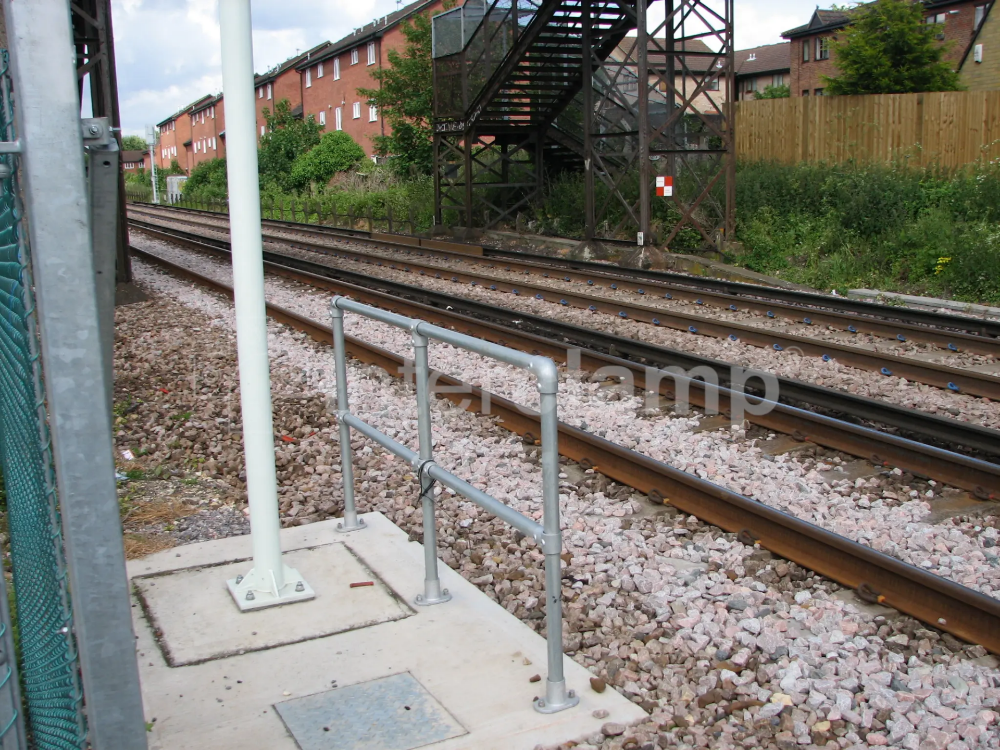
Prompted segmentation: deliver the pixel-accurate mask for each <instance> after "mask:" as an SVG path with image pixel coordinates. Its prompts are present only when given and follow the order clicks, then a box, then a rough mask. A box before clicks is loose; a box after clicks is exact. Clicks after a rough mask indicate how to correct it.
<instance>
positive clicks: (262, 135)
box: [260, 125, 264, 138]
mask: <svg viewBox="0 0 1000 750" xmlns="http://www.w3.org/2000/svg"><path fill="white" fill-rule="evenodd" d="M260 137H261V138H263V137H264V126H263V125H261V126H260Z"/></svg>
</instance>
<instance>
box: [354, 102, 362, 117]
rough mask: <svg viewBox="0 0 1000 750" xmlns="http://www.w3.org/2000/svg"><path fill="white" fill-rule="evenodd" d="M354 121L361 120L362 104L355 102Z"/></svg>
mask: <svg viewBox="0 0 1000 750" xmlns="http://www.w3.org/2000/svg"><path fill="white" fill-rule="evenodd" d="M353 111H354V119H355V120H358V119H360V118H361V102H354V110H353Z"/></svg>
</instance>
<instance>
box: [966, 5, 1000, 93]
mask: <svg viewBox="0 0 1000 750" xmlns="http://www.w3.org/2000/svg"><path fill="white" fill-rule="evenodd" d="M976 20H977V21H978V23H976V24H975V26H976V31H975V33H974V34H973V36H972V40H971V41H970V42H969V46H968V48H967V49H966V50H965V55H964V56H963V57H962V59H961V61H960V62H959V66H958V73H959V76H960V77H961V79H962V83H963V84H965V85H966V86H967V87H968V88H969V90H970V91H983V90H994V89H998V88H1000V11H997V10H996V9H995V8H993V6H992V5H990V6H989V7H987V8H984V9H983V12H982V17H980V18H977V19H976Z"/></svg>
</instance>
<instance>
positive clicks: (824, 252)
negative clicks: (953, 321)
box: [731, 163, 1000, 304]
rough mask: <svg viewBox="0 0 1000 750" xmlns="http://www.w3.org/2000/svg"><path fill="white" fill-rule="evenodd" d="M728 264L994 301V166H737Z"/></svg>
mask: <svg viewBox="0 0 1000 750" xmlns="http://www.w3.org/2000/svg"><path fill="white" fill-rule="evenodd" d="M736 201H737V202H736V205H737V216H736V223H737V232H736V234H737V239H738V240H740V241H741V242H742V243H743V245H744V247H745V252H744V253H743V255H741V256H739V257H737V258H733V259H731V260H732V261H733V262H735V263H738V264H739V265H742V266H745V267H747V268H750V269H751V270H754V271H758V272H760V273H766V274H771V275H777V276H780V277H781V278H783V279H786V280H788V281H794V282H798V283H802V284H806V285H808V286H812V287H816V288H819V289H837V290H838V291H842V290H846V289H849V288H856V287H868V288H876V289H881V290H883V291H900V292H908V293H913V294H930V295H934V296H943V297H951V298H955V299H959V300H963V301H967V302H982V303H986V304H998V303H1000V164H996V163H983V164H977V165H973V166H970V167H968V168H966V169H963V170H958V171H954V172H950V173H949V172H944V171H942V170H938V169H934V168H926V169H914V168H903V167H899V166H896V165H866V166H861V165H854V164H845V165H837V166H827V165H822V164H815V165H813V164H800V165H795V166H788V165H779V164H771V163H756V164H743V165H741V166H740V169H739V171H738V176H737V197H736Z"/></svg>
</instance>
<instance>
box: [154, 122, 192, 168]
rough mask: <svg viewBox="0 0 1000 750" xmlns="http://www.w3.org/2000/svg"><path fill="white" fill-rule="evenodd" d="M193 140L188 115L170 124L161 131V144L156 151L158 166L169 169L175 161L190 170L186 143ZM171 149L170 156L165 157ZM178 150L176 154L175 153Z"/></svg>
mask: <svg viewBox="0 0 1000 750" xmlns="http://www.w3.org/2000/svg"><path fill="white" fill-rule="evenodd" d="M190 138H191V118H190V116H189V115H187V114H183V115H181V116H180V117H178V118H176V119H175V120H173V121H172V122H171V123H168V124H167V125H165V126H164V128H163V129H162V130H161V131H160V143H159V145H158V146H157V149H156V165H157V166H158V167H160V168H162V169H167V168H168V167H169V166H170V162H172V161H173V160H174V159H176V160H177V163H178V164H180V165H181V166H182V167H184V168H185V169H187V168H188V155H187V149H185V148H184V141H187V140H189V139H190ZM168 148H169V149H171V150H170V152H168V153H170V154H171V155H170V156H166V155H164V152H165V151H166V149H168ZM174 150H176V152H177V153H176V154H175V155H174V154H173V152H174Z"/></svg>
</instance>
